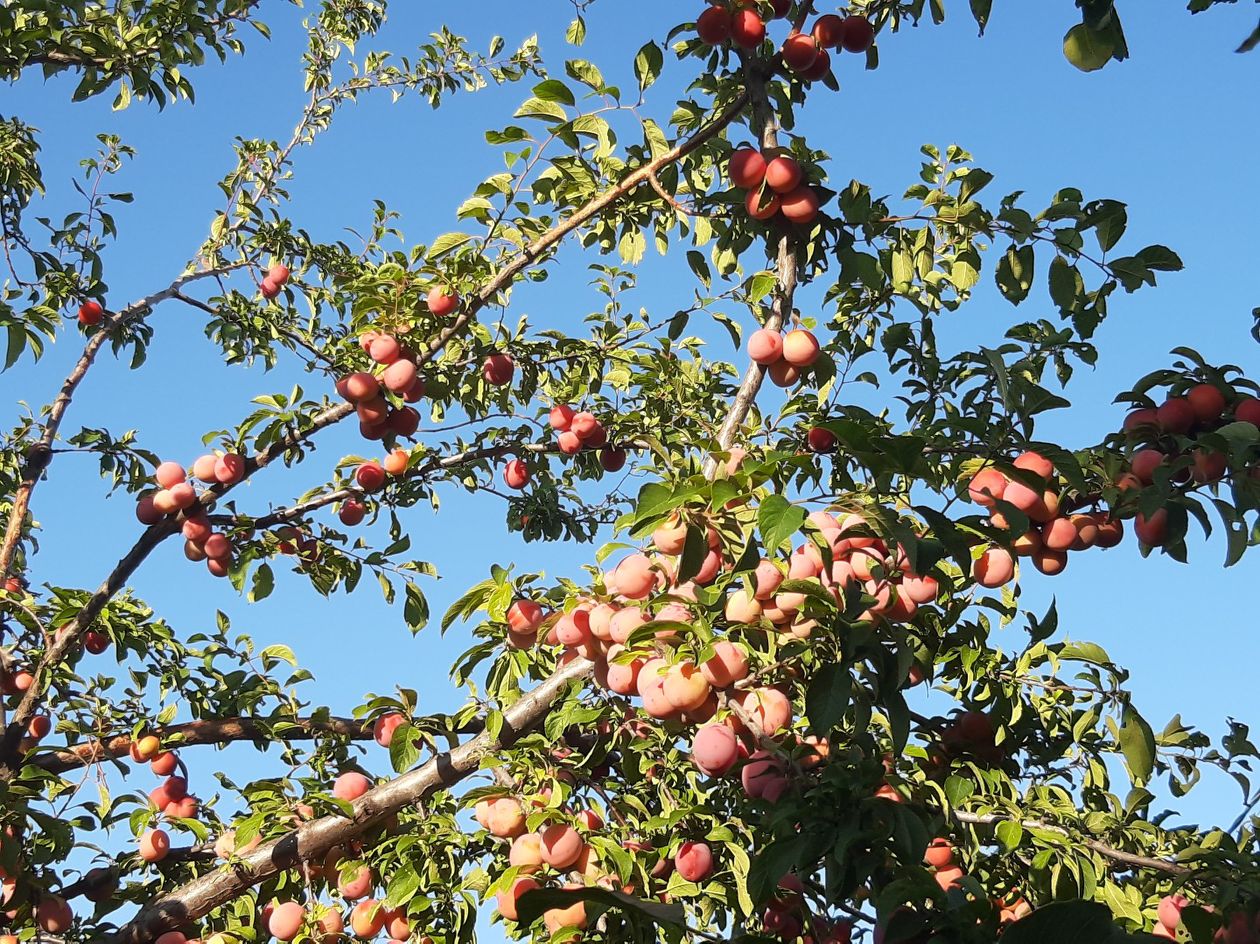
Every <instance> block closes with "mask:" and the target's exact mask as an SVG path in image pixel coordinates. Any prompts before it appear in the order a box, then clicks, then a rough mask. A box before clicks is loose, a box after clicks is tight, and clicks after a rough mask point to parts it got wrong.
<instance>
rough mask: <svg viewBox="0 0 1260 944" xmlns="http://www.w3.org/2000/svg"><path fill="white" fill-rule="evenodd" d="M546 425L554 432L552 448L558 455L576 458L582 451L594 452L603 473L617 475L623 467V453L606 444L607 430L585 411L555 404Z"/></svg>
mask: <svg viewBox="0 0 1260 944" xmlns="http://www.w3.org/2000/svg"><path fill="white" fill-rule="evenodd" d="M547 423H548V425H550V426H551V428H552V429H553V430H555V432H556V446H557V448H559V450H560V452H561V454H563V455H566V456H572V455H576V454H577V453H579V452H581V451H582V450H583V449H598V450H599V464H600V465H601V466H603V468H604V471H605V472H618V471H620V470H621V468H622V467H623V466H624V465H625V464H626V450H624V449H622V448H621V447H619V446H610V445H608V430H607V429H605V428H604V424H603V423H601V422H600V421H599V420H598V419H597V418H596V416H595V414H594V413H591V412H589V411H587V410H580V411H574V409H573V407H571V406H568V405H567V404H564V403H558V404H556V405H555V406H553V407H552V408H551V412H549V413H548V414H547Z"/></svg>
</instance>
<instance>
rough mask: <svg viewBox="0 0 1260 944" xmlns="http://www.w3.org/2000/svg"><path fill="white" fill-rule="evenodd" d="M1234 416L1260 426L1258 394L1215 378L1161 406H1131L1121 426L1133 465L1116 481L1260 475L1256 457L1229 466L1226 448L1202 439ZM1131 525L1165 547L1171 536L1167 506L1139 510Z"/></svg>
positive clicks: (1137, 484)
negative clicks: (1241, 392)
mask: <svg viewBox="0 0 1260 944" xmlns="http://www.w3.org/2000/svg"><path fill="white" fill-rule="evenodd" d="M1235 422H1239V423H1250V424H1251V425H1253V426H1256V427H1260V400H1258V399H1256V398H1255V397H1252V396H1241V395H1239V394H1238V392H1237V391H1235V390H1234V389H1233V388H1232V387H1230V386H1228V385H1218V384H1214V383H1195V384H1193V385H1192V386H1190V387H1188V388H1186V389H1185V390H1184V392H1182V393H1180V394H1174V395H1172V396H1169V397H1168V398H1167V399H1165V400H1164V402H1163V403H1161V404H1160V405H1159V406H1152V407H1139V408H1138V409H1135V410H1133V411H1131V412H1130V413H1129V414H1128V416H1126V417H1125V418H1124V426H1123V433H1124V438H1125V440H1126V444H1127V445H1128V447H1129V449H1130V456H1129V470H1128V472H1126V473H1124V474H1123V475H1122V476H1121V477H1120V478H1119V479H1118V480H1117V482H1116V484H1117V485H1118V486H1119V487H1120V488H1121V489H1126V490H1127V489H1136V490H1141V489H1142V488H1144V487H1146V486H1148V485H1151V484H1153V483H1154V482H1155V481H1156V480H1157V478H1161V477H1162V478H1164V479H1165V480H1166V481H1169V482H1172V483H1174V484H1185V483H1193V484H1194V485H1196V486H1197V485H1212V484H1215V483H1217V482H1220V481H1221V480H1222V479H1224V478H1226V476H1227V475H1229V474H1231V473H1233V474H1237V473H1238V472H1245V473H1246V474H1247V475H1251V476H1253V477H1254V476H1260V465H1257V464H1256V463H1255V462H1252V463H1249V464H1248V466H1247V467H1246V468H1245V469H1240V470H1239V469H1236V470H1231V469H1230V468H1229V456H1228V455H1227V454H1226V453H1224V452H1221V451H1220V450H1219V449H1216V448H1214V446H1213V445H1211V444H1207V443H1203V444H1200V443H1199V442H1198V437H1199V436H1200V435H1201V434H1205V433H1213V432H1215V431H1216V430H1218V429H1220V428H1221V427H1222V426H1225V425H1228V424H1230V423H1235ZM1133 527H1134V531H1135V532H1136V533H1137V536H1138V538H1139V539H1140V540H1141V541H1142V543H1143V544H1146V545H1149V546H1150V547H1161V546H1163V545H1164V544H1166V543H1167V542H1168V538H1169V522H1168V511H1167V509H1165V508H1158V509H1156V510H1155V511H1154V512H1152V513H1151V515H1150V516H1149V517H1147V515H1146V514H1145V513H1141V512H1139V514H1138V516H1137V518H1136V519H1135V520H1134V523H1133Z"/></svg>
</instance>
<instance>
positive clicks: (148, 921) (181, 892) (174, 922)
mask: <svg viewBox="0 0 1260 944" xmlns="http://www.w3.org/2000/svg"><path fill="white" fill-rule="evenodd" d="M593 668H594V666H593V665H592V664H591V663H590V662H587V661H586V660H584V659H578V660H575V661H573V662H571V663H569V664H568V665H566V666H562V667H561V668H560V669H558V670H557V671H556V672H555V673H554V674H553V675H552V676H551V677H550V678H548V679H547V680H546V681H544V682H541V683H540V684H539V685H538V686H537V687H535V688H534V689H533V690H532V691H530V692H528V693H527V694H525V695H524V696H522V697H521V699H520V700H519V701H517V702H516V703H515V704H513V705H511V706H510V707H508V708H507V709H505V710H504V711H503V726H502V731H501V733H500V734H499V736H498V737H491V736H490V734H489V732H483V733H482V734H479V735H478V736H477V737H475V738H473V739H472V740H470V741H466V742H465V743H463V744H461V745H460V746H459V747H457V748H455V749H454V750H452V751H447V752H445V753H442V754H439V755H438V756H436V757H434V758H433V759H432V760H430V761H429V762H428V763H426V764H423V765H422V766H420V767H417V768H416V769H415V770H412V771H409V772H408V773H405V774H403V775H402V776H401V777H398V778H396V779H394V780H390V781H388V782H386V783H383V784H381V785H380V786H378V787H375V788H373V789H372V790H369V791H368V792H367V793H365V794H364V795H363V796H361V797H360V798H359V799H357V800H355V801H354V803H353V807H354V812H353V814H352V815H351V816H349V817H346V816H324V817H321V818H320V819H316V820H312V821H310V822H309V823H305V824H303V825H302V826H300V827H299V828H297V829H295V830H293V831H291V832H289V833H287V834H286V835H284V836H282V837H281V838H279V839H273V840H271V841H270V842H267V843H264V844H263V845H261V846H259V847H258V848H257V849H255V850H253V851H252V852H249V853H246V854H245V855H243V856H242V857H241V859H240V863H239V865H238V866H237V867H236V868H234V869H232V870H230V871H228V870H216V871H214V872H210V873H208V874H206V875H202V876H200V877H198V878H195V879H193V880H192V881H190V882H188V883H187V884H185V885H183V886H181V887H179V888H176V889H173V890H172V891H170V892H167V893H166V894H165V895H162V896H160V897H159V898H155V899H154V900H153V901H151V902H149V903H148V904H147V905H145V906H144V907H143V908H141V909H140V911H139V913H137V914H136V916H135V917H134V918H132V920H131V921H129V922H127V923H126V924H125V925H123V926H122V927H121V928H119V929H118V931H117V932H115V933H114V934H111V935H109V936H108V937H106V938H104V941H105V942H106V944H145V942H147V941H150V940H152V939H153V938H155V937H157V936H158V935H159V934H161V933H162V932H163V931H168V930H172V929H174V928H178V927H181V926H184V925H186V924H187V923H188V922H190V921H195V920H196V919H198V918H200V917H202V916H203V915H205V914H207V913H209V912H210V911H212V910H213V909H215V908H217V907H219V906H220V905H223V904H225V903H227V902H229V901H231V900H232V899H234V898H236V897H237V896H238V895H240V894H241V893H242V892H244V891H245V890H246V889H248V888H251V887H252V886H254V885H257V884H259V883H260V882H262V881H264V880H266V879H267V878H269V877H270V876H272V875H275V874H276V873H277V872H279V871H281V870H283V869H291V868H294V867H295V866H297V865H298V864H299V863H301V862H304V861H308V860H311V859H319V858H321V857H322V856H324V855H325V854H327V852H328V850H329V849H332V848H333V847H334V846H339V845H342V844H344V843H346V842H349V841H350V840H352V839H357V838H358V837H359V836H362V835H363V834H364V833H366V832H368V831H370V830H371V829H372V828H374V827H376V826H379V825H380V824H381V823H382V822H384V821H385V820H386V819H387V818H388V817H390V816H392V815H393V814H395V813H397V812H398V811H399V810H401V809H403V808H404V807H406V806H410V805H411V804H413V803H416V802H417V801H419V800H422V799H424V798H425V797H426V796H428V795H429V794H430V793H432V792H433V791H435V790H440V789H445V788H449V787H452V786H454V785H455V784H457V783H459V782H460V781H461V780H463V779H464V778H465V777H467V776H468V775H470V774H472V773H474V772H475V771H476V770H478V769H479V768H480V765H481V761H482V759H483V758H484V757H486V756H487V755H489V754H491V753H493V752H495V751H497V750H501V749H502V748H504V747H508V746H509V745H511V744H512V743H514V742H515V741H516V740H517V739H519V738H520V737H521V736H522V735H524V734H526V733H528V732H529V731H531V730H532V729H533V728H535V727H536V726H537V725H538V724H540V723H541V722H542V721H543V719H544V718H546V716H547V713H548V712H549V711H550V710H551V707H552V705H553V704H554V703H555V702H556V701H557V700H558V699H559V698H560V697H561V696H562V695H563V694H564V692H565V691H566V690H567V689H568V687H569V684H570V683H571V682H575V681H578V680H581V679H584V678H586V677H587V676H588V675H590V674H591V672H592V670H593Z"/></svg>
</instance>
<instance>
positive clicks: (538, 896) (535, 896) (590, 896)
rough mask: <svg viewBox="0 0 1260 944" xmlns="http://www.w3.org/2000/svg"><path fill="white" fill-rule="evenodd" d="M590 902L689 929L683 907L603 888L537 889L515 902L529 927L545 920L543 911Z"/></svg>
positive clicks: (523, 925)
mask: <svg viewBox="0 0 1260 944" xmlns="http://www.w3.org/2000/svg"><path fill="white" fill-rule="evenodd" d="M578 901H590V902H595V903H597V904H601V905H604V906H606V907H608V908H616V909H619V910H622V911H637V912H639V913H640V914H643V915H646V916H647V917H649V918H651V919H652V920H653V921H655V922H656V923H657V924H665V925H670V926H672V927H676V928H683V927H685V926H686V924H685V922H686V913H685V912H684V911H683V907H682V905H676V904H669V905H666V904H662V903H661V902H659V901H647V900H644V899H642V898H632V897H631V896H630V895H626V894H623V893H621V892H610V891H606V890H604V889H602V888H595V887H591V888H573V889H566V888H537V889H533V890H531V891H527V892H525V894H523V895H521V897H520V899H518V901H517V903H516V913H517V914H518V915H519V916H520V924H521V926H522V927H528V926H529V925H531V924H533V923H534V922H535V921H537V920H538V919H539V918H540V917H542V913H543V912H544V911H548V910H550V909H552V908H567V907H569V906H570V905H572V904H573V903H574V902H578Z"/></svg>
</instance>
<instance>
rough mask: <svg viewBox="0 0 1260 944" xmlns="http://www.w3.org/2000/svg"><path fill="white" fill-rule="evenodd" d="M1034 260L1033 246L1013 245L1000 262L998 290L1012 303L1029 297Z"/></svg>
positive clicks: (997, 275) (1017, 302) (1015, 303)
mask: <svg viewBox="0 0 1260 944" xmlns="http://www.w3.org/2000/svg"><path fill="white" fill-rule="evenodd" d="M1034 261H1035V259H1034V254H1033V247H1032V246H1011V247H1010V248H1009V249H1007V250H1006V254H1005V255H1003V256H1002V259H1001V261H999V262H998V267H997V274H996V278H997V286H998V290H999V291H1000V292H1001V293H1002V295H1003V297H1004V298H1005V299H1006V300H1007V301H1008V302H1010V303H1011V304H1012V305H1018V304H1019V303H1020V302H1022V301H1023V300H1024V299H1025V298H1027V297H1028V292H1029V291H1030V290H1031V289H1032V284H1033V263H1034Z"/></svg>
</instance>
